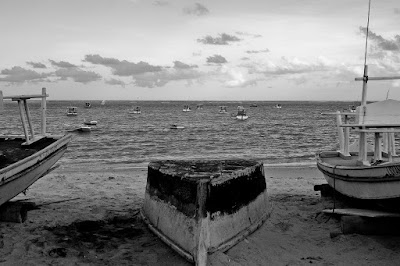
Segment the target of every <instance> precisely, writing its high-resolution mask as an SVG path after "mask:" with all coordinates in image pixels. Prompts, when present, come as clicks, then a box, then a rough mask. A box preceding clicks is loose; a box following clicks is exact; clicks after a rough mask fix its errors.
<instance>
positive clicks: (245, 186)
mask: <svg viewBox="0 0 400 266" xmlns="http://www.w3.org/2000/svg"><path fill="white" fill-rule="evenodd" d="M141 214H142V217H143V220H144V221H145V222H146V224H147V225H148V226H149V228H150V230H152V231H153V232H154V233H155V234H156V235H157V236H159V237H160V239H161V240H162V241H164V242H165V243H167V244H168V245H169V246H170V247H171V248H172V249H174V250H175V251H176V252H178V253H179V254H180V255H181V256H183V257H184V258H186V259H187V260H189V261H191V262H195V263H196V265H204V266H205V265H208V264H207V255H208V254H212V253H214V252H217V251H220V252H224V251H226V250H228V249H230V248H231V247H232V246H234V245H235V244H237V243H238V242H240V241H241V240H243V239H244V238H245V237H246V236H248V235H249V234H251V233H252V232H254V231H255V230H256V229H257V228H259V227H260V226H261V225H262V224H263V222H264V221H265V220H266V219H267V218H268V217H269V214H270V206H269V203H268V196H267V184H266V182H265V176H264V167H263V164H262V163H261V162H256V161H249V160H206V161H190V160H188V161H185V160H183V161H170V160H166V161H154V162H151V163H150V164H149V166H148V175H147V185H146V192H145V199H144V204H143V208H142V210H141Z"/></svg>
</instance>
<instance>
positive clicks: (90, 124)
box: [83, 119, 97, 126]
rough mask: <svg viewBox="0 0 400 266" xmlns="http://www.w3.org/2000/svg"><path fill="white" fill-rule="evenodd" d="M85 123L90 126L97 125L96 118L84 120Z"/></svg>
mask: <svg viewBox="0 0 400 266" xmlns="http://www.w3.org/2000/svg"><path fill="white" fill-rule="evenodd" d="M83 124H85V125H88V126H95V125H97V121H96V120H86V119H84V120H83Z"/></svg>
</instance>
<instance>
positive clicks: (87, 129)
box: [76, 126, 92, 132]
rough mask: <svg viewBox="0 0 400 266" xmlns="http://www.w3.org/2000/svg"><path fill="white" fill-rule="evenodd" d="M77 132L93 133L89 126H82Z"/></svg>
mask: <svg viewBox="0 0 400 266" xmlns="http://www.w3.org/2000/svg"><path fill="white" fill-rule="evenodd" d="M76 130H77V131H79V132H90V131H92V128H91V127H89V126H81V127H78V128H77V129H76Z"/></svg>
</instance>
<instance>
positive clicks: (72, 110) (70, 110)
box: [67, 106, 78, 116]
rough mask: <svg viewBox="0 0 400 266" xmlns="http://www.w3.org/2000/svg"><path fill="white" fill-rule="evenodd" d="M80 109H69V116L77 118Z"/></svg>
mask: <svg viewBox="0 0 400 266" xmlns="http://www.w3.org/2000/svg"><path fill="white" fill-rule="evenodd" d="M77 115H78V108H77V107H75V106H70V107H68V108H67V116H77Z"/></svg>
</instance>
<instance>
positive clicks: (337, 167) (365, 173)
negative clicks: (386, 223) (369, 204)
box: [317, 152, 400, 199]
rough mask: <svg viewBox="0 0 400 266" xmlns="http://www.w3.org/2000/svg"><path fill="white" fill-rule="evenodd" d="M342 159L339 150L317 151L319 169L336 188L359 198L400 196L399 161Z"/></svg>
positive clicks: (330, 184)
mask: <svg viewBox="0 0 400 266" xmlns="http://www.w3.org/2000/svg"><path fill="white" fill-rule="evenodd" d="M340 161H341V159H340V157H339V153H338V152H321V153H319V154H317V166H318V169H319V170H320V171H321V172H322V173H323V175H324V177H325V179H326V181H327V182H328V184H329V186H331V187H332V188H333V189H335V190H336V191H338V192H340V193H341V194H343V195H346V196H349V197H352V198H357V199H393V198H400V162H392V163H383V164H378V165H372V166H357V165H356V163H352V162H351V159H350V160H344V162H343V163H336V162H340ZM354 161H355V159H354Z"/></svg>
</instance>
